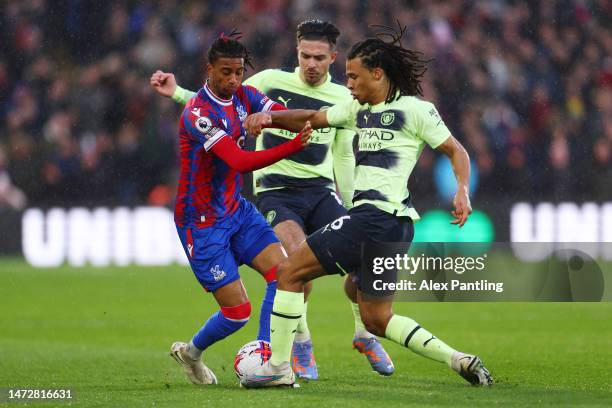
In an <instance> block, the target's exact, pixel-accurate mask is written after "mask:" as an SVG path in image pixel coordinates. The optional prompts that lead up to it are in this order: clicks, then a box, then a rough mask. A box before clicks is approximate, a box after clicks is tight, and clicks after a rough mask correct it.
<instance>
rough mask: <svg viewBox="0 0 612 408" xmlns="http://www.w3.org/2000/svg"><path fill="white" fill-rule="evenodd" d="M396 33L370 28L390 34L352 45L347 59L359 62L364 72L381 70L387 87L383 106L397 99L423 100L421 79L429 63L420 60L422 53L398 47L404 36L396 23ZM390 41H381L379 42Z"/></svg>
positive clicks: (385, 28)
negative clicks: (359, 60) (403, 96)
mask: <svg viewBox="0 0 612 408" xmlns="http://www.w3.org/2000/svg"><path fill="white" fill-rule="evenodd" d="M397 25H398V27H399V30H395V29H394V28H392V27H388V26H381V25H371V27H380V28H383V29H384V30H386V31H390V32H379V33H376V37H377V38H368V39H366V40H363V41H360V42H358V43H357V44H355V45H353V47H352V48H351V50H350V52H349V54H348V57H347V58H348V59H349V60H351V59H354V58H361V62H362V63H363V65H364V66H365V67H367V68H368V69H374V68H381V69H382V70H383V71H385V74H386V75H387V77H389V81H390V82H391V86H390V87H389V92H388V93H387V97H386V98H385V103H390V102H393V101H394V100H395V99H397V97H396V94H397V91H398V90H399V94H400V96H402V95H405V96H415V95H421V96H423V90H422V89H421V78H422V77H423V75H424V74H425V71H427V66H426V65H427V63H428V62H430V61H431V60H425V59H422V56H423V53H422V52H419V51H413V50H409V49H407V48H404V47H402V43H401V40H402V36H403V35H404V33H405V32H406V26H402V25H401V24H400V22H399V21H397ZM385 37H387V38H390V40H387V41H385V40H383V38H385Z"/></svg>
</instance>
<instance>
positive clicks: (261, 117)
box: [242, 112, 272, 137]
mask: <svg viewBox="0 0 612 408" xmlns="http://www.w3.org/2000/svg"><path fill="white" fill-rule="evenodd" d="M270 125H272V116H270V114H269V113H266V112H258V113H253V114H251V115H249V116H247V118H246V119H245V120H244V122H243V123H242V126H244V129H245V130H246V132H247V135H249V136H254V137H256V136H258V135H259V134H260V133H261V129H262V128H264V127H269V126H270Z"/></svg>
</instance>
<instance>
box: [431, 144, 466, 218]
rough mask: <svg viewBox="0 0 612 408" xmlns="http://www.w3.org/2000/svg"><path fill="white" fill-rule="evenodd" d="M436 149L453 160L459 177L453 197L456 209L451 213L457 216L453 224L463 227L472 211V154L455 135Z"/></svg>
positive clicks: (456, 175) (454, 170)
mask: <svg viewBox="0 0 612 408" xmlns="http://www.w3.org/2000/svg"><path fill="white" fill-rule="evenodd" d="M436 150H438V151H440V152H442V153H444V154H445V155H446V156H447V157H448V158H449V159H450V161H451V164H452V166H453V172H454V173H455V177H456V178H457V193H456V194H455V198H454V199H453V206H454V207H455V209H454V210H453V211H451V214H452V215H453V217H454V218H455V220H454V221H451V224H455V225H459V227H463V225H464V224H465V222H466V221H467V219H468V216H469V215H470V214H471V213H472V204H471V203H470V188H469V180H470V156H469V155H468V153H467V151H466V150H465V148H464V147H463V145H462V144H461V143H459V141H458V140H457V139H455V138H454V137H453V136H449V137H448V139H446V140H445V141H444V142H443V143H442V144H441V145H440V146H438V147H437V148H436Z"/></svg>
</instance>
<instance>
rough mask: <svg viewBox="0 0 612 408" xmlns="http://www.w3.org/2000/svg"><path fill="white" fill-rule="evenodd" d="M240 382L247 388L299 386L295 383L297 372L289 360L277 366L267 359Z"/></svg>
mask: <svg viewBox="0 0 612 408" xmlns="http://www.w3.org/2000/svg"><path fill="white" fill-rule="evenodd" d="M240 383H241V385H242V386H244V387H245V388H262V387H279V386H286V387H293V388H297V387H299V384H296V383H295V374H294V373H293V370H292V369H291V365H290V364H289V362H284V363H282V364H281V365H279V366H275V365H272V363H271V362H270V361H267V362H266V363H264V364H263V365H262V366H261V367H259V368H258V369H257V370H255V371H254V372H253V373H252V374H249V375H247V376H246V378H245V379H244V380H242V381H241V382H240Z"/></svg>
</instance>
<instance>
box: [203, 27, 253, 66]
mask: <svg viewBox="0 0 612 408" xmlns="http://www.w3.org/2000/svg"><path fill="white" fill-rule="evenodd" d="M241 38H242V33H239V32H238V31H236V29H233V30H232V32H231V33H229V34H227V35H226V34H224V33H221V34H220V35H219V37H218V38H217V39H216V40H215V42H213V43H212V45H211V46H210V48H209V49H208V62H209V63H210V64H214V63H215V62H216V61H217V60H218V59H219V58H244V65H248V66H249V67H251V68H253V64H252V63H251V58H250V55H249V51H248V50H247V49H246V47H245V46H244V45H242V44H241V43H240V41H239V40H240V39H241Z"/></svg>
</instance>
